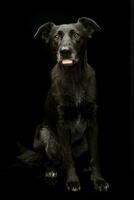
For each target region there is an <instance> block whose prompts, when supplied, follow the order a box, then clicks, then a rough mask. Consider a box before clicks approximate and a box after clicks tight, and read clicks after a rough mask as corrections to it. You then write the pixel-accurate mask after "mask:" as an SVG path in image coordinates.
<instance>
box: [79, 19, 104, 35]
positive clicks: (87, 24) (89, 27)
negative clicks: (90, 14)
mask: <svg viewBox="0 0 134 200" xmlns="http://www.w3.org/2000/svg"><path fill="white" fill-rule="evenodd" d="M78 23H81V24H82V26H83V27H84V28H85V30H86V32H87V34H88V37H89V38H92V34H93V33H94V32H95V31H100V30H101V28H100V26H99V25H98V24H97V23H96V22H95V21H94V20H92V19H90V18H87V17H81V18H79V19H78Z"/></svg>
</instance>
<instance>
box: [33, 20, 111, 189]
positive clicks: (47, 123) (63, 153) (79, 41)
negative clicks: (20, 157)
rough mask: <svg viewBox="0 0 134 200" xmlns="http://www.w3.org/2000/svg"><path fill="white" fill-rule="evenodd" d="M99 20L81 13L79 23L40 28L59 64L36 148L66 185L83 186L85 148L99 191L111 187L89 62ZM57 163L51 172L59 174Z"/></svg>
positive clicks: (70, 186)
mask: <svg viewBox="0 0 134 200" xmlns="http://www.w3.org/2000/svg"><path fill="white" fill-rule="evenodd" d="M98 30H100V27H99V26H98V25H97V23H96V22H95V21H93V20H91V19H89V18H86V17H82V18H80V19H78V21H77V23H74V24H63V25H55V24H54V23H51V22H48V23H46V24H44V25H42V26H41V27H40V28H39V29H38V30H37V32H36V34H35V38H38V37H41V38H42V39H44V40H45V41H46V42H47V43H48V42H49V44H50V46H51V51H52V53H53V54H54V55H55V58H56V62H57V64H56V65H55V66H54V67H53V69H52V71H51V88H50V91H49V93H48V97H47V99H46V104H45V105H46V106H45V108H46V109H45V119H44V121H43V123H42V124H41V125H39V126H38V127H37V130H36V134H35V139H34V149H35V150H36V151H37V152H41V153H42V154H44V156H47V158H48V160H49V161H50V163H51V166H53V170H55V168H56V167H57V166H62V167H63V168H64V170H65V172H66V188H67V189H68V190H71V191H78V190H80V189H81V185H80V181H79V178H78V175H77V173H76V169H75V160H76V158H78V157H80V156H81V155H82V154H84V153H85V152H87V151H88V152H89V155H90V157H91V161H90V165H89V169H90V170H91V180H92V181H93V183H94V187H95V189H96V190H98V191H107V190H108V187H109V186H108V183H107V182H106V181H105V180H104V179H103V178H102V175H101V172H100V167H99V159H98V150H97V149H98V145H97V135H98V128H97V116H96V113H97V104H96V80H95V71H94V70H93V68H92V67H91V66H90V65H88V63H87V54H86V44H87V41H88V39H89V38H91V36H92V34H93V33H94V32H95V31H98ZM50 172H53V171H52V168H51V169H50V170H49V172H47V173H46V176H47V177H48V176H50V177H51V176H52V175H55V173H50Z"/></svg>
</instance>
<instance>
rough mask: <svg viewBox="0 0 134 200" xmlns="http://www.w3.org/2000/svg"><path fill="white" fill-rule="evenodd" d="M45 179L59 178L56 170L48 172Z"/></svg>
mask: <svg viewBox="0 0 134 200" xmlns="http://www.w3.org/2000/svg"><path fill="white" fill-rule="evenodd" d="M45 177H46V178H51V179H53V178H57V171H56V170H54V169H51V170H47V171H46V173H45Z"/></svg>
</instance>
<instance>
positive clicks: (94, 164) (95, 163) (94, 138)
mask: <svg viewBox="0 0 134 200" xmlns="http://www.w3.org/2000/svg"><path fill="white" fill-rule="evenodd" d="M87 137H88V144H89V151H90V155H91V162H90V167H89V168H90V170H91V180H92V181H93V184H94V188H95V189H96V190H97V191H102V192H105V191H107V190H108V188H109V185H108V183H107V182H106V181H105V179H104V178H103V177H102V175H101V172H100V164H99V155H98V128H97V124H96V122H95V123H93V125H92V126H91V127H90V129H89V130H88V133H87Z"/></svg>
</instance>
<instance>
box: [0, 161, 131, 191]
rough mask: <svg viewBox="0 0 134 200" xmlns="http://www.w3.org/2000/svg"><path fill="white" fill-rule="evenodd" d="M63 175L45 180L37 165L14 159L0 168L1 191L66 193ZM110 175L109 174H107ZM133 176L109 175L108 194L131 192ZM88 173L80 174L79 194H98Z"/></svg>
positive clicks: (126, 173) (126, 174)
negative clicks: (30, 165) (29, 165)
mask: <svg viewBox="0 0 134 200" xmlns="http://www.w3.org/2000/svg"><path fill="white" fill-rule="evenodd" d="M63 177H64V175H60V177H59V178H58V180H56V181H55V184H54V182H50V181H49V182H47V180H45V178H44V171H43V170H42V169H40V168H39V167H36V168H35V167H28V166H27V165H25V164H24V163H21V162H20V161H18V160H16V161H15V162H14V163H12V164H6V165H3V166H1V170H0V185H1V191H4V193H5V194H8V191H12V193H14V194H16V192H19V194H21V193H23V194H25V193H26V194H27V192H28V193H30V194H32V195H34V193H39V194H43V195H45V194H56V193H67V191H66V190H65V188H64V180H63V179H64V178H63ZM109 177H110V176H109ZM133 178H134V176H133V175H132V173H131V174H130V173H128V172H124V174H122V176H121V175H119V176H117V178H116V177H115V176H113V177H110V178H109V180H108V181H109V183H110V190H109V192H108V195H109V194H110V195H111V194H121V195H122V194H130V193H131V194H133V189H134V187H133V185H134V184H133ZM89 180H90V175H89V174H88V173H87V172H85V173H83V174H80V181H81V185H82V190H81V192H79V193H80V194H88V195H90V194H99V193H97V192H96V191H94V189H93V186H92V183H91V182H90V181H89Z"/></svg>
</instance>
